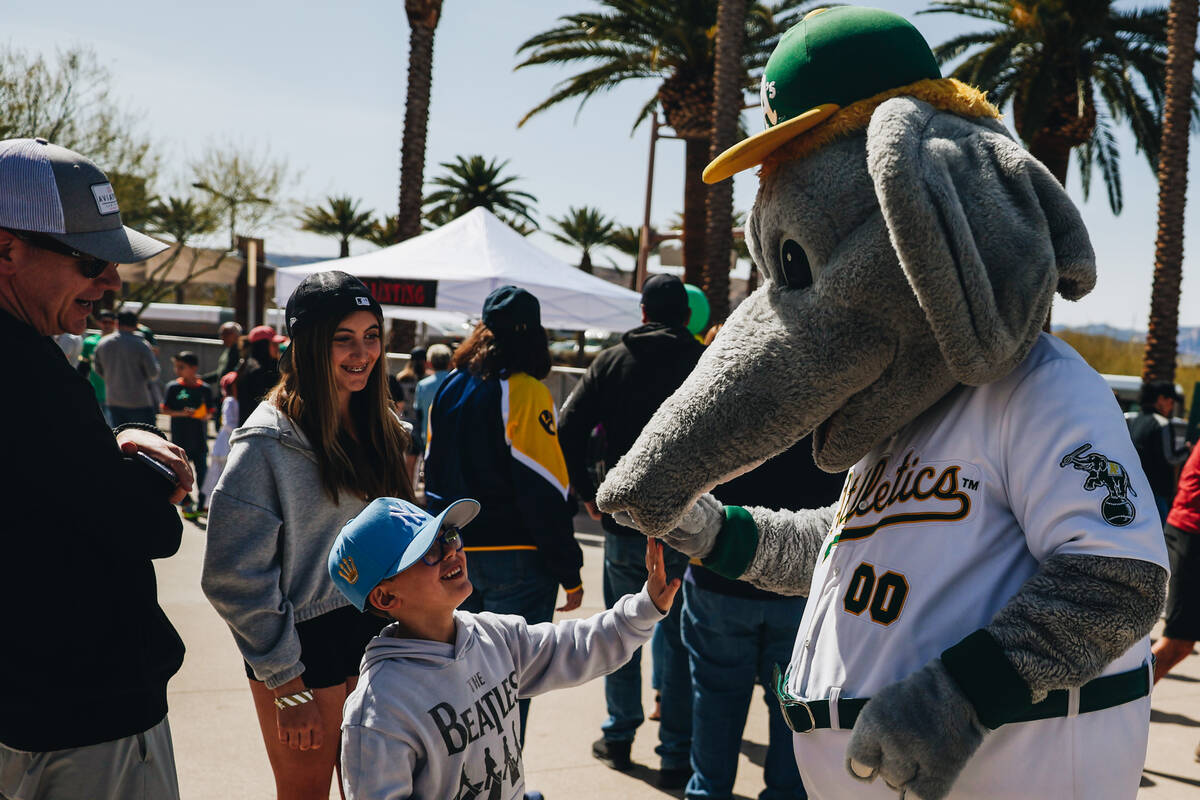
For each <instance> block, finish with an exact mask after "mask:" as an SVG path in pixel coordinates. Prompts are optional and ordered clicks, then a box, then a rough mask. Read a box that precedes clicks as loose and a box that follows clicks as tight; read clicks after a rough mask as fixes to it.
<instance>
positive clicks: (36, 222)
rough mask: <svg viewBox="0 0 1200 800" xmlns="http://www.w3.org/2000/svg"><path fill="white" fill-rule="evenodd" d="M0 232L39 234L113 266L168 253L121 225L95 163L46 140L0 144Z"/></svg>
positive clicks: (159, 244) (114, 198)
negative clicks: (17, 231)
mask: <svg viewBox="0 0 1200 800" xmlns="http://www.w3.org/2000/svg"><path fill="white" fill-rule="evenodd" d="M0 228H13V229H16V230H22V231H33V232H36V233H44V234H47V235H49V236H50V237H51V238H53V239H56V240H57V241H59V242H62V243H63V244H65V245H67V246H68V247H70V248H71V249H73V250H78V251H79V252H81V253H86V254H88V255H90V256H95V257H96V258H102V259H104V260H105V261H115V262H116V263H118V264H130V263H133V262H135V261H144V260H145V259H147V258H150V257H151V256H153V255H155V254H156V253H161V252H162V251H163V250H166V249H167V245H166V244H164V243H162V242H160V241H157V240H156V239H151V238H150V237H149V236H145V235H143V234H140V233H138V232H137V231H135V230H133V229H132V228H126V227H125V226H124V225H123V224H122V223H121V212H120V209H118V208H117V196H116V194H115V193H114V192H113V188H112V184H111V183H109V182H108V178H106V177H104V173H103V172H101V171H100V169H99V168H98V167H97V166H96V165H95V164H93V163H92V162H91V161H89V160H88V159H86V158H84V157H83V156H81V155H79V154H78V153H76V152H73V151H71V150H68V149H66V148H65V147H59V146H58V145H55V144H50V143H49V142H47V141H46V140H45V139H5V140H4V141H0Z"/></svg>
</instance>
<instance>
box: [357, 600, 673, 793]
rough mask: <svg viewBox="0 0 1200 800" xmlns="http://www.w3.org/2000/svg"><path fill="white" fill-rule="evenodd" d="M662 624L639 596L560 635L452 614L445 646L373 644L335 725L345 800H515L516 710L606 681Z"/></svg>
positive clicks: (394, 641) (564, 626) (518, 766)
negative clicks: (545, 696)
mask: <svg viewBox="0 0 1200 800" xmlns="http://www.w3.org/2000/svg"><path fill="white" fill-rule="evenodd" d="M662 618H663V614H661V613H660V612H659V611H658V609H657V608H655V606H654V603H653V601H651V599H650V596H649V595H648V594H647V593H646V589H645V588H644V587H643V589H642V591H640V592H639V593H637V594H636V595H634V594H630V595H625V596H624V597H622V598H621V599H620V600H618V601H617V603H616V605H615V606H614V607H613V608H611V609H609V610H608V611H605V612H602V613H600V614H597V615H595V616H593V617H589V618H588V619H572V620H566V621H563V622H560V623H558V624H557V625H555V624H551V623H549V622H543V623H541V624H538V625H529V624H528V623H526V622H525V620H524V619H522V618H521V617H518V616H511V615H497V614H490V613H483V614H469V613H467V612H465V611H455V612H454V622H455V626H456V628H457V634H456V637H455V641H454V644H453V645H449V644H446V643H444V642H431V641H426V640H421V639H401V638H397V637H396V635H395V634H396V625H394V624H393V625H389V626H388V627H387V628H384V630H383V631H382V632H381V633H380V635H379V636H376V637H375V638H374V639H372V640H371V642H370V644H368V645H367V650H366V653H365V654H364V655H363V662H362V668H361V676H360V678H359V683H358V688H356V689H355V690H354V692H353V693H352V694H351V695H350V696H349V697H348V698H347V699H346V706H345V710H344V712H343V717H342V781H343V784H344V787H345V791H346V797H347V798H348V800H385V798H386V800H400V798H408V797H419V798H425V800H470V798H480V800H512V799H513V798H517V799H518V800H519V799H520V798H521V797H522V796H523V795H524V791H525V778H524V775H523V774H522V773H523V767H522V763H521V743H520V742H521V740H520V728H521V723H520V717H519V715H518V713H517V700H518V699H524V698H526V697H532V696H533V695H537V694H542V693H543V692H547V691H550V690H551V689H559V688H566V687H570V686H576V685H578V684H581V683H584V682H586V681H589V680H591V679H593V678H597V677H599V676H601V675H606V674H608V673H609V672H612V671H613V670H615V669H617V668H618V667H620V666H621V665H622V664H624V663H625V662H627V661H628V660H629V659H630V657H632V655H633V652H634V651H635V650H636V649H637V648H638V647H640V646H641V645H642V644H644V643H645V642H646V641H647V640H648V639H649V638H650V635H651V634H652V633H653V632H654V625H655V623H657V622H658V621H659V620H661V619H662Z"/></svg>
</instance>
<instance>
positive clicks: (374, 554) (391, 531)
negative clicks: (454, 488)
mask: <svg viewBox="0 0 1200 800" xmlns="http://www.w3.org/2000/svg"><path fill="white" fill-rule="evenodd" d="M478 513H479V502H478V501H476V500H469V499H464V500H456V501H455V502H453V503H451V504H450V505H449V506H447V507H446V510H445V511H443V512H442V513H441V514H438V515H437V516H436V517H435V516H432V515H431V514H430V513H429V512H428V511H426V510H425V509H423V508H421V507H420V506H417V505H413V504H412V503H410V502H408V501H407V500H401V499H399V498H396V497H379V498H376V499H375V500H372V501H371V502H370V504H368V505H367V507H366V508H364V509H363V510H362V511H360V512H359V513H358V516H356V517H354V518H353V519H352V520H350V521H349V522H347V523H346V524H345V526H344V527H343V528H342V530H341V532H340V533H339V534H338V536H337V539H336V540H334V543H333V547H332V548H331V549H330V551H329V559H328V561H327V567H328V569H329V577H330V578H332V579H333V584H334V585H335V586H337V587H338V589H339V590H340V591H341V593H342V594H344V595H346V597H347V599H349V600H350V602H351V603H353V604H354V605H355V606H356V607H357V608H358V610H359V611H362V610H364V609H365V608H366V606H367V595H369V594H370V593H371V590H372V589H374V588H375V587H376V586H377V585H379V582H380V581H382V580H385V579H387V578H390V577H392V576H393V575H398V574H400V573H401V572H403V571H404V570H406V569H408V568H409V567H411V566H412V565H413V564H415V563H417V561H419V560H420V559H421V556H423V555H425V553H427V552H428V551H429V548H430V547H432V546H433V542H434V540H435V539H436V538H437V535H438V532H439V531H441V529H442V526H443V525H450V526H453V527H455V528H461V527H463V526H464V525H466V524H467V523H468V522H470V521H471V520H473V519H475V515H476V514H478Z"/></svg>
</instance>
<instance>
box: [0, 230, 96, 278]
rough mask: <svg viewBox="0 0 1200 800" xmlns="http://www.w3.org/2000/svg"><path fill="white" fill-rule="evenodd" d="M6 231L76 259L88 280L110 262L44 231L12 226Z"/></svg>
mask: <svg viewBox="0 0 1200 800" xmlns="http://www.w3.org/2000/svg"><path fill="white" fill-rule="evenodd" d="M5 230H6V231H8V232H9V233H11V234H12V235H13V236H15V237H17V238H18V239H20V240H21V241H22V242H25V243H26V244H31V245H33V246H34V247H36V248H38V249H39V250H46V251H47V252H50V253H58V254H59V255H60V256H69V257H71V258H73V259H75V260H76V261H77V262H78V265H79V271H80V272H82V273H83V277H85V278H87V279H88V280H92V279H94V278H98V277H100V273H102V272H104V270H106V269H108V265H109V262H108V261H105V260H104V259H102V258H96V257H95V256H90V255H88V254H87V253H81V252H79V251H78V250H74V249H72V248H71V247H70V245H65V244H63V243H62V242H60V241H58V240H57V239H55V238H54V237H52V236H47V235H45V234H44V233H37V232H35V231H19V230H14V229H12V228H5Z"/></svg>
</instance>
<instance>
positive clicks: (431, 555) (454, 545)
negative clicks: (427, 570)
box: [421, 525, 463, 567]
mask: <svg viewBox="0 0 1200 800" xmlns="http://www.w3.org/2000/svg"><path fill="white" fill-rule="evenodd" d="M462 549H463V540H462V532H461V531H460V530H459V529H458V528H456V527H454V526H453V525H447V526H446V527H444V528H442V530H441V532H440V533H439V534H438V535H437V538H436V539H434V540H433V544H432V545H430V547H429V550H428V551H426V553H425V555H423V556H421V560H422V561H424V562H425V563H426V564H428V565H429V566H431V567H436V566H437V565H438V564H440V563H441V561H442V559H443V558H445V557H446V555H447V554H449V553H456V552H458V551H459V550H462Z"/></svg>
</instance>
